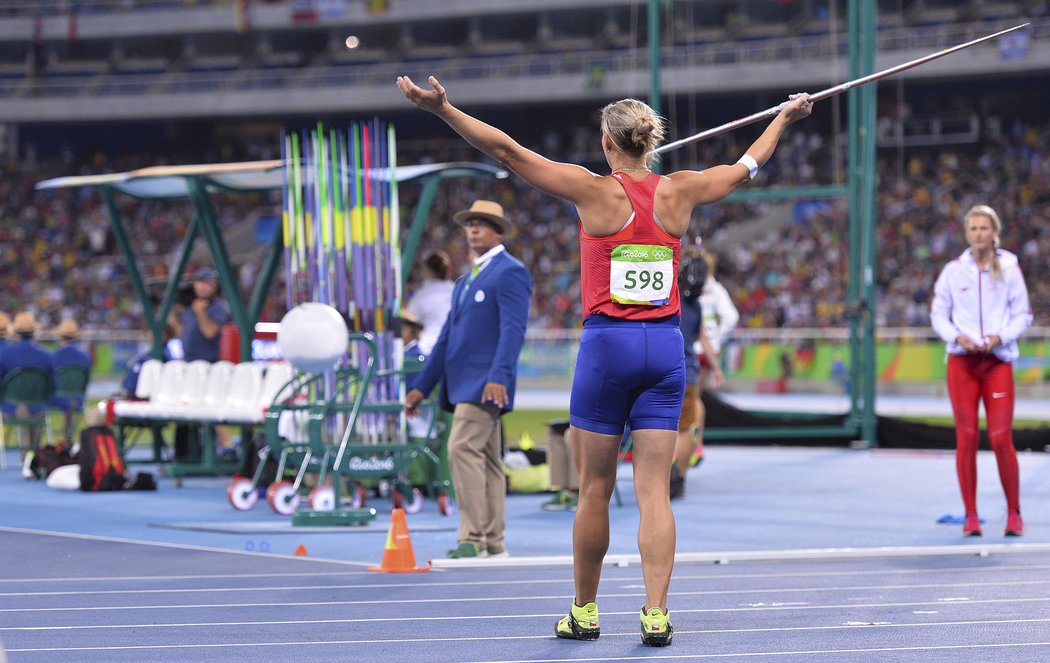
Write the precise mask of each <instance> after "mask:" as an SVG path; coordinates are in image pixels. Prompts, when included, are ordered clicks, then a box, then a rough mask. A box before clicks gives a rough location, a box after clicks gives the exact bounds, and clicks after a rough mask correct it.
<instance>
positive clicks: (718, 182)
mask: <svg viewBox="0 0 1050 663" xmlns="http://www.w3.org/2000/svg"><path fill="white" fill-rule="evenodd" d="M812 111H813V102H811V101H810V100H809V95H808V94H806V93H805V92H801V93H798V94H793V95H791V96H790V101H789V102H788V103H787V104H786V105H785V106H784V108H783V109H782V110H781V111H780V113H779V114H777V116H776V117H775V118H773V121H772V122H770V123H769V126H767V127H766V130H765V131H763V132H762V135H761V136H759V137H758V139H757V140H755V142H754V143H752V144H751V147H749V148H748V149H747V153H746V154H747V155H749V156H750V157H751V158H752V159H754V160H755V164H754V165H755V166H756V169H757V168H761V167H762V166H764V165H765V164H766V162H767V161H769V158H770V157H771V156H773V150H774V149H775V148H776V146H777V142H778V141H779V140H780V137H781V136H782V135H783V134H784V130H785V129H787V128H788V125H790V124H791V123H793V122H796V121H798V120H801V119H802V118H804V117H808V116H809V114H810V113H811V112H812ZM742 160H743V159H742ZM671 177H672V178H673V179H676V180H682V181H683V182H684V183H685V184H686V187H685V188H686V189H687V190H688V191H691V192H692V194H693V204H694V205H707V204H710V203H714V202H718V201H719V200H722V199H723V198H725V197H726V196H728V195H729V194H731V193H732V192H733V190H734V189H736V188H737V187H739V186H741V185H743V184H747V183H748V182H750V181H751V172H750V168H749V167H748V165H745V164H743V163H741V162H737V163H735V164H732V165H724V166H715V167H713V168H708V169H707V170H704V171H700V172H697V171H679V172H677V173H673V174H672V175H671Z"/></svg>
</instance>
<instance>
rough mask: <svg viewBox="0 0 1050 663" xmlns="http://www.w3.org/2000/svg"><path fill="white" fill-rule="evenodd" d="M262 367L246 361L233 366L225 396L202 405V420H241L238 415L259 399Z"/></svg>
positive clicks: (200, 417)
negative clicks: (214, 401) (212, 402)
mask: <svg viewBox="0 0 1050 663" xmlns="http://www.w3.org/2000/svg"><path fill="white" fill-rule="evenodd" d="M262 382H263V378H262V367H261V366H259V365H258V364H255V363H253V362H250V361H249V362H244V363H241V364H237V365H236V366H234V367H233V372H232V374H231V375H230V381H229V385H228V387H227V389H226V393H225V395H224V398H222V399H221V400H219V401H217V402H216V403H214V404H205V405H201V408H200V409H201V412H200V416H199V417H197V418H198V419H200V420H205V421H230V420H231V416H233V420H234V421H240V420H239V419H237V418H236V415H237V414H238V413H239V412H241V411H243V410H248V409H251V408H253V407H254V406H255V403H256V401H258V400H259V391H260V390H261V389H262Z"/></svg>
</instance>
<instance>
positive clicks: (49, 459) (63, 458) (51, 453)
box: [29, 442, 78, 479]
mask: <svg viewBox="0 0 1050 663" xmlns="http://www.w3.org/2000/svg"><path fill="white" fill-rule="evenodd" d="M77 462H78V461H77V459H76V457H75V456H73V455H72V454H71V453H70V449H69V447H67V446H66V445H65V444H63V443H61V442H59V443H58V444H56V445H50V444H48V445H46V446H43V447H40V450H39V451H37V452H36V455H35V456H33V461H32V462H31V463H30V465H29V469H31V470H32V471H33V474H35V475H36V477H37V478H38V479H46V478H48V477H49V476H51V473H52V472H54V471H55V470H56V469H58V468H60V467H62V466H63V465H76V464H77Z"/></svg>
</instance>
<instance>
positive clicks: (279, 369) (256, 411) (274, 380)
mask: <svg viewBox="0 0 1050 663" xmlns="http://www.w3.org/2000/svg"><path fill="white" fill-rule="evenodd" d="M294 374H295V369H293V368H292V365H291V364H289V363H288V362H285V361H282V362H274V363H270V364H267V365H266V375H265V376H264V377H263V381H262V386H261V388H260V389H259V391H258V393H257V395H256V398H255V400H254V401H253V402H251V403H248V404H246V405H245V407H237V408H233V409H231V410H230V411H228V413H227V416H226V418H225V421H233V422H237V423H251V424H259V423H262V420H263V415H264V414H265V413H266V408H268V407H270V405H271V404H273V401H274V399H276V398H277V397H278V396H280V395H282V394H281V387H283V386H284V385H285V384H287V383H288V381H289V380H291V379H292V375H294Z"/></svg>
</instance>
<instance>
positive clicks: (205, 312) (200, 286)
mask: <svg viewBox="0 0 1050 663" xmlns="http://www.w3.org/2000/svg"><path fill="white" fill-rule="evenodd" d="M193 295H194V299H193V302H192V303H191V304H190V305H189V306H188V307H186V310H185V311H183V312H182V331H181V333H180V334H179V336H180V338H181V339H182V358H183V359H184V360H186V361H187V362H190V361H194V360H196V359H203V360H205V361H211V362H216V361H219V332H220V331H222V326H223V325H224V324H226V323H227V322H229V320H230V310H229V309H228V308H226V305H225V304H224V303H223V302H222V300H221V299H219V275H218V273H217V272H216V271H215V270H214V269H208V268H205V269H199V270H197V273H196V274H195V275H194V277H193Z"/></svg>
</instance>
